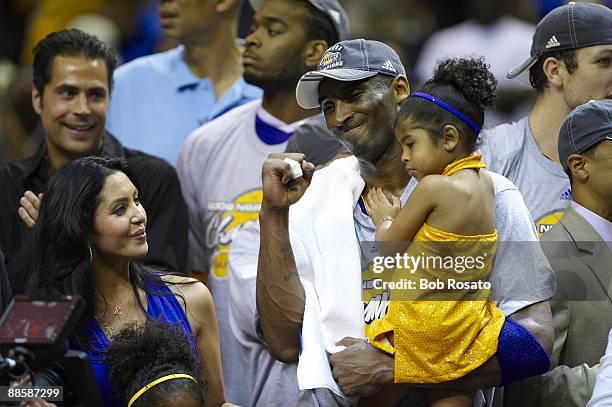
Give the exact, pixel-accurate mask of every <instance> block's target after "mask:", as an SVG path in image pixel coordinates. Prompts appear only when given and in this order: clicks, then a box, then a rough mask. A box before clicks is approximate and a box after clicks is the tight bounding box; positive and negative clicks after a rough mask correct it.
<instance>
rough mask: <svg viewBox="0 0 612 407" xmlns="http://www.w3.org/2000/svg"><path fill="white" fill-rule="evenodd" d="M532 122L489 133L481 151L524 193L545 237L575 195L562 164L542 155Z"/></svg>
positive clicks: (489, 164) (489, 165) (523, 121)
mask: <svg viewBox="0 0 612 407" xmlns="http://www.w3.org/2000/svg"><path fill="white" fill-rule="evenodd" d="M528 119H529V118H528V117H524V118H522V119H521V120H519V121H518V122H515V123H512V124H502V125H500V126H497V127H494V128H492V129H489V130H487V131H486V132H485V133H483V135H482V141H481V145H480V148H479V150H480V151H481V152H482V158H483V160H484V162H485V163H486V164H487V169H488V170H490V171H493V172H496V173H498V174H501V175H503V176H505V177H506V178H508V179H509V180H510V181H512V182H513V183H514V184H515V185H516V186H517V187H518V189H519V191H521V194H523V199H524V200H525V204H526V205H527V209H529V213H531V217H532V218H533V219H534V222H535V224H536V229H537V232H538V236H541V235H542V233H544V232H546V231H547V230H549V229H550V228H551V227H553V225H554V224H555V223H557V221H558V220H559V218H561V216H562V215H563V211H564V210H565V208H566V207H567V205H569V201H570V199H571V198H572V196H571V189H570V183H569V178H568V177H567V175H566V174H565V172H564V171H563V168H562V167H561V164H559V163H556V162H554V161H552V160H550V159H549V158H547V157H546V156H544V155H543V154H542V152H541V151H540V149H539V148H538V145H537V144H536V142H535V139H534V138H533V134H532V133H531V128H530V127H529V120H528Z"/></svg>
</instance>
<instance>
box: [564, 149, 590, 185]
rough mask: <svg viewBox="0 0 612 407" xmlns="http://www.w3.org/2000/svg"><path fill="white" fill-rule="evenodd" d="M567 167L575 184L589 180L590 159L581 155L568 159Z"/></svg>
mask: <svg viewBox="0 0 612 407" xmlns="http://www.w3.org/2000/svg"><path fill="white" fill-rule="evenodd" d="M567 167H568V168H569V170H570V171H571V173H572V180H573V181H574V182H583V183H584V182H586V181H587V180H588V179H589V165H588V158H587V157H585V156H583V155H580V154H571V155H570V156H569V157H567Z"/></svg>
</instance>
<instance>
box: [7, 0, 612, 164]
mask: <svg viewBox="0 0 612 407" xmlns="http://www.w3.org/2000/svg"><path fill="white" fill-rule="evenodd" d="M158 1H159V0H2V1H0V164H1V163H5V162H7V161H11V160H15V159H18V158H22V157H24V156H27V155H30V154H31V153H32V152H33V151H34V149H35V148H36V146H37V144H38V142H39V141H40V138H41V137H42V135H41V134H40V128H39V124H38V116H37V115H36V114H35V113H34V111H33V110H32V103H31V83H32V78H31V62H32V48H33V47H34V45H35V44H36V43H37V42H38V41H39V40H40V39H42V38H44V37H45V36H46V35H47V34H48V33H50V32H53V31H58V30H61V29H64V28H71V27H74V28H79V29H81V30H83V31H86V32H90V33H92V34H95V35H96V36H98V38H100V39H101V40H103V41H105V42H107V43H109V44H111V45H112V46H113V47H114V48H115V49H116V50H117V52H118V54H119V55H120V58H121V62H122V63H125V62H127V61H130V60H132V59H134V58H138V57H140V56H144V55H148V54H151V53H154V52H157V51H160V50H165V49H170V48H173V47H174V46H176V44H175V43H173V42H171V41H170V40H168V39H165V38H164V36H163V33H162V30H161V29H160V27H159V22H158V20H159V17H158V14H157V5H158ZM185 1H210V0H185ZM340 2H341V3H342V4H343V6H344V7H345V8H346V10H347V11H348V13H349V17H350V21H351V37H353V38H357V37H364V38H368V39H377V40H380V41H384V42H386V43H387V44H390V45H392V46H393V47H394V48H395V49H396V51H397V52H398V54H399V55H400V56H401V57H402V60H403V62H404V65H405V66H406V68H407V69H408V76H409V80H410V82H411V84H412V86H413V87H414V86H416V85H418V84H419V83H421V82H423V81H424V80H426V79H427V78H428V76H429V75H430V74H431V71H430V70H431V69H433V66H434V65H435V61H436V60H437V59H439V58H441V57H443V56H446V55H453V56H458V55H469V54H482V55H484V56H485V58H486V60H487V62H488V63H490V64H491V68H492V71H493V73H494V74H495V75H496V77H497V79H498V80H499V87H498V90H499V102H498V109H497V111H496V112H492V113H491V115H490V116H489V117H488V121H489V124H496V123H499V122H502V121H509V120H512V119H515V118H518V117H521V116H522V115H524V114H525V113H526V112H527V111H528V108H529V104H528V103H525V100H529V97H528V96H529V94H530V93H531V92H532V90H531V88H530V87H529V86H528V85H527V84H525V83H521V82H520V81H508V80H506V79H505V77H504V73H505V72H507V70H508V69H510V68H512V67H513V66H515V65H517V64H518V63H520V62H521V61H522V60H524V59H525V58H526V57H527V55H528V53H529V46H530V43H531V36H532V34H533V30H534V24H535V22H536V21H538V20H539V19H540V18H541V17H543V16H544V15H545V14H546V13H548V12H549V11H550V10H552V9H553V8H555V7H557V6H559V5H561V4H563V3H564V1H563V0H514V1H501V0H340ZM591 2H597V1H591ZM599 3H603V4H606V5H607V6H608V7H610V6H611V5H612V0H602V1H599ZM252 15H253V11H252V9H251V7H250V5H249V3H248V1H246V0H245V1H244V4H243V13H242V16H241V19H240V27H239V33H238V36H239V37H244V36H245V35H246V34H247V33H248V31H249V26H250V20H251V16H252ZM526 96H527V98H526ZM519 101H520V102H519ZM127 147H129V146H127Z"/></svg>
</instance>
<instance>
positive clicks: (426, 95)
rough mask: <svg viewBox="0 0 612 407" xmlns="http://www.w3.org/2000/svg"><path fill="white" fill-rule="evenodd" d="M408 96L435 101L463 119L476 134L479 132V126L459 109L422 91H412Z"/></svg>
mask: <svg viewBox="0 0 612 407" xmlns="http://www.w3.org/2000/svg"><path fill="white" fill-rule="evenodd" d="M410 96H415V97H418V98H423V99H427V100H429V101H430V102H433V103H435V104H436V105H438V106H440V107H441V108H442V109H444V110H447V111H449V112H451V113H452V114H454V115H455V116H457V117H458V118H460V119H461V120H463V121H464V122H465V123H466V124H467V125H468V126H470V127H471V128H472V130H474V133H476V134H477V135H478V134H479V133H480V127H478V126H476V124H475V123H474V122H473V121H471V120H470V118H469V117H467V116H466V115H464V114H463V113H461V112H460V111H459V110H457V109H455V108H454V107H452V106H451V105H449V104H448V103H444V102H443V101H441V100H440V99H438V98H436V97H433V96H431V95H429V94H427V93H422V92H414V93H413V94H412V95H410Z"/></svg>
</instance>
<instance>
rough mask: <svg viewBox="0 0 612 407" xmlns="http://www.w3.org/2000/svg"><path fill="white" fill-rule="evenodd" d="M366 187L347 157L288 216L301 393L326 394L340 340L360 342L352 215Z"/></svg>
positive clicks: (316, 180) (321, 174) (333, 386)
mask: <svg viewBox="0 0 612 407" xmlns="http://www.w3.org/2000/svg"><path fill="white" fill-rule="evenodd" d="M363 187H364V181H363V179H362V178H361V176H360V174H359V165H358V161H357V159H356V158H354V157H347V158H343V159H339V160H336V161H334V162H333V163H332V164H330V165H329V166H328V167H326V168H323V169H321V170H319V171H316V172H315V174H314V177H313V180H312V182H311V185H310V187H309V188H308V190H307V191H306V193H305V194H304V196H303V197H302V199H300V201H299V202H297V203H296V204H295V205H293V206H291V209H290V213H289V234H290V238H291V245H292V248H293V252H294V256H295V260H296V265H297V269H298V272H299V274H300V279H301V281H302V285H303V286H304V291H305V295H306V303H305V309H304V322H303V326H302V353H301V354H300V358H299V362H298V370H297V374H298V384H299V386H300V390H306V389H314V388H328V389H330V390H332V391H333V392H334V393H336V394H338V395H340V396H342V397H344V395H343V394H342V391H341V390H340V388H339V386H338V384H337V383H336V382H335V381H334V379H333V377H332V372H331V366H330V364H329V361H328V354H332V353H335V352H338V351H340V350H342V349H344V348H343V347H338V346H336V345H335V343H336V342H337V341H339V340H341V339H342V338H344V337H347V336H351V337H355V338H363V337H364V320H363V301H362V299H361V262H360V251H359V242H358V240H357V235H356V233H355V224H354V220H353V210H354V208H355V205H356V204H357V200H358V199H359V195H360V194H361V192H362V190H363Z"/></svg>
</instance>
